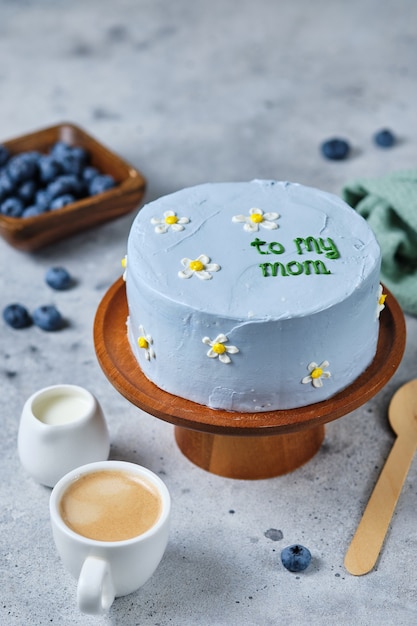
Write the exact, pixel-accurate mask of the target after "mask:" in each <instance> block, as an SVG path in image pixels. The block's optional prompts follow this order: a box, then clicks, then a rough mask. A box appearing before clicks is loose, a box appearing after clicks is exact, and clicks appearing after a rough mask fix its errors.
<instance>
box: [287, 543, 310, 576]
mask: <svg viewBox="0 0 417 626" xmlns="http://www.w3.org/2000/svg"><path fill="white" fill-rule="evenodd" d="M281 561H282V564H283V566H284V567H285V568H286V569H288V570H289V571H290V572H302V571H303V570H305V569H307V567H308V566H309V565H310V562H311V552H310V550H309V549H308V548H305V547H304V546H301V545H300V544H295V545H292V546H287V547H286V548H284V549H283V550H282V552H281Z"/></svg>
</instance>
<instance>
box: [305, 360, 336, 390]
mask: <svg viewBox="0 0 417 626" xmlns="http://www.w3.org/2000/svg"><path fill="white" fill-rule="evenodd" d="M326 367H329V361H323V362H322V363H320V365H317V363H314V361H313V362H311V363H309V364H308V365H307V369H308V371H309V372H310V373H309V375H308V376H305V377H304V378H303V380H302V381H301V382H302V383H303V384H304V385H307V383H312V385H313V387H315V388H316V389H319V388H320V387H323V379H325V378H330V376H331V374H330V372H329V371H326V372H325V371H324V370H325V369H326Z"/></svg>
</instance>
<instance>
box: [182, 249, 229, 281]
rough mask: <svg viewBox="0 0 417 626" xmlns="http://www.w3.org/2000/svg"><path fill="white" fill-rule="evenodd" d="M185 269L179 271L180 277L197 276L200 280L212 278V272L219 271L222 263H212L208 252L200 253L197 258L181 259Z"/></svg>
mask: <svg viewBox="0 0 417 626" xmlns="http://www.w3.org/2000/svg"><path fill="white" fill-rule="evenodd" d="M181 264H182V265H183V267H184V269H183V270H180V271H179V272H178V276H179V277H180V278H191V276H194V275H195V276H197V278H199V279H200V280H210V279H211V278H213V276H212V272H218V271H219V269H220V265H217V263H210V257H208V256H207V255H206V254H200V256H199V257H198V258H197V259H194V260H193V259H188V258H187V257H186V258H184V259H181Z"/></svg>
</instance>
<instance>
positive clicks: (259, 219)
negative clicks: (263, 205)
mask: <svg viewBox="0 0 417 626" xmlns="http://www.w3.org/2000/svg"><path fill="white" fill-rule="evenodd" d="M250 219H251V221H252V222H254V223H255V224H260V223H261V222H263V221H264V218H263V216H262V215H261V214H260V213H252V215H251V216H250Z"/></svg>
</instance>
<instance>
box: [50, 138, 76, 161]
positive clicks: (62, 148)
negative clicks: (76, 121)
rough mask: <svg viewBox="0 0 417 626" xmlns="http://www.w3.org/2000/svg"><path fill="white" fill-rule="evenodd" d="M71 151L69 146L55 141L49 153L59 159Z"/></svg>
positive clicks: (64, 142)
mask: <svg viewBox="0 0 417 626" xmlns="http://www.w3.org/2000/svg"><path fill="white" fill-rule="evenodd" d="M70 150H71V146H70V145H69V143H66V141H57V142H56V143H54V145H53V146H52V148H51V150H50V153H51V154H52V155H53V156H54V157H57V158H58V159H60V158H61V157H62V156H64V154H67V153H68V152H69V151H70Z"/></svg>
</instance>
